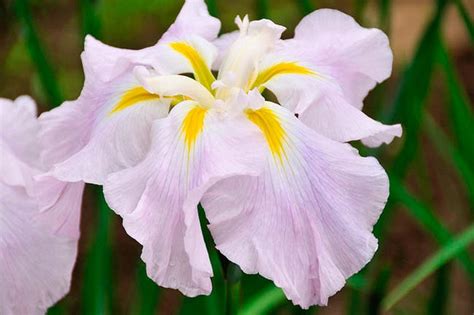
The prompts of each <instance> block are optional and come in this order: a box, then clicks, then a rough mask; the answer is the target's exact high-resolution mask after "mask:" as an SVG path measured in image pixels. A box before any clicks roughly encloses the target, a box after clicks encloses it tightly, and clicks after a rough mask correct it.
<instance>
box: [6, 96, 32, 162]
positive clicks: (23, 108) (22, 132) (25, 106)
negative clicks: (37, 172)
mask: <svg viewBox="0 0 474 315" xmlns="http://www.w3.org/2000/svg"><path fill="white" fill-rule="evenodd" d="M38 132H39V124H38V121H37V120H36V104H35V101H34V100H33V99H31V97H29V96H20V97H18V98H17V99H16V100H15V101H11V100H9V99H5V98H0V141H1V142H3V143H4V144H5V145H6V146H8V147H9V148H10V149H11V150H12V152H13V154H15V156H16V157H17V158H18V159H20V160H21V161H23V162H24V163H26V164H29V165H31V166H36V167H38V165H39V164H38V155H39V150H40V147H39V143H38Z"/></svg>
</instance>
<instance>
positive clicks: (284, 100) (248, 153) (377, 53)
mask: <svg viewBox="0 0 474 315" xmlns="http://www.w3.org/2000/svg"><path fill="white" fill-rule="evenodd" d="M236 22H237V24H238V26H239V31H237V32H234V33H230V34H224V35H223V36H221V37H219V38H217V34H218V31H219V27H220V24H219V22H218V20H216V19H215V18H213V17H211V16H209V14H208V13H207V10H206V7H205V4H204V2H203V1H201V0H189V1H186V3H185V5H184V7H183V9H182V11H181V12H180V14H179V16H178V18H177V20H176V22H175V23H174V24H173V25H172V26H171V28H170V29H169V30H168V31H167V32H166V33H165V35H164V36H163V38H162V39H161V40H160V41H159V42H158V43H157V44H156V45H154V46H152V47H149V48H146V49H143V50H138V51H131V50H123V49H117V48H112V47H109V46H106V45H104V44H101V43H100V42H98V41H96V40H94V39H92V38H91V37H88V38H87V39H86V46H85V52H84V53H83V56H82V59H83V64H84V69H85V73H86V82H85V86H84V89H83V91H82V93H81V96H80V97H79V99H78V100H76V101H74V102H68V103H66V104H64V105H63V106H61V107H60V108H58V109H57V110H54V111H52V112H51V113H48V114H46V115H44V116H43V117H42V119H43V122H44V126H45V130H46V131H45V133H46V134H48V135H50V136H51V137H50V139H55V141H51V142H53V143H51V145H50V147H53V146H54V143H56V144H57V147H56V149H55V150H58V152H62V151H61V147H62V146H63V145H64V144H65V143H69V142H71V141H73V142H74V143H76V148H75V150H73V151H72V152H71V154H70V157H68V158H65V159H63V161H61V162H59V163H56V164H55V165H54V167H53V168H52V170H51V172H50V174H51V176H55V177H57V178H59V179H61V180H64V181H71V182H80V181H86V182H91V183H96V184H103V185H104V191H105V195H106V199H107V201H108V203H109V205H110V206H111V208H112V209H114V211H116V212H117V213H118V214H119V215H121V216H122V217H123V224H124V227H125V229H126V230H127V232H128V233H129V234H130V235H131V236H132V237H133V238H135V239H136V240H137V241H138V242H140V243H141V244H142V245H143V252H142V259H143V260H144V261H145V262H146V264H147V273H148V275H149V276H150V277H151V278H152V279H153V280H154V281H155V282H157V283H158V284H159V285H162V286H165V287H170V288H176V289H179V290H180V291H181V292H183V293H184V294H186V295H188V296H196V295H199V294H209V292H210V291H211V280H210V278H211V276H212V269H211V265H210V262H209V258H208V254H207V251H206V247H205V244H204V240H203V236H202V233H201V227H200V225H199V220H198V213H197V205H198V203H199V202H201V204H202V206H203V207H204V209H205V214H206V217H207V219H208V221H209V229H210V231H211V233H212V236H213V238H214V241H215V243H216V247H217V248H218V250H219V251H220V252H221V253H222V254H223V255H225V256H226V257H227V258H228V259H229V260H230V261H232V262H234V263H236V264H238V265H239V266H240V267H241V268H242V270H243V271H244V272H246V273H260V274H261V275H262V276H264V277H266V278H269V279H271V280H273V281H274V283H275V284H276V285H277V286H279V287H281V288H282V289H283V291H284V292H285V294H286V295H287V297H288V298H289V299H291V300H292V301H293V302H294V303H295V304H299V305H301V306H302V307H309V306H310V305H313V304H320V305H325V304H326V303H327V300H328V297H329V296H331V295H333V294H334V293H335V292H337V291H338V290H339V289H341V288H342V286H343V285H344V283H345V280H346V279H347V278H348V277H349V276H351V275H352V274H354V273H355V272H357V271H359V270H360V269H361V268H362V267H363V266H364V265H365V264H366V263H367V262H368V261H369V260H370V259H371V257H372V256H373V254H374V252H375V250H376V248H377V240H376V239H375V237H374V236H373V235H372V233H371V231H372V227H373V225H374V224H375V222H376V221H377V219H378V217H379V215H380V213H381V211H382V209H383V207H384V205H385V202H386V200H387V197H388V179H387V175H386V173H385V171H384V170H383V168H382V167H381V166H380V165H379V163H378V162H377V161H376V160H375V159H374V158H372V157H368V158H363V157H361V156H359V154H358V152H357V151H356V150H355V149H354V148H352V147H351V146H350V145H349V144H347V143H345V142H348V141H353V140H362V141H363V142H364V143H366V144H367V145H370V146H377V145H380V144H382V143H389V142H390V141H391V140H392V139H393V137H395V136H400V134H401V128H400V126H399V125H395V126H386V125H383V124H381V123H379V122H377V121H375V120H372V119H371V118H369V117H368V116H366V115H365V114H363V113H362V111H361V110H360V109H361V107H362V100H363V98H364V97H365V96H366V94H367V93H368V91H369V90H370V89H372V88H373V87H374V86H375V84H376V83H377V82H381V81H383V80H385V79H386V78H387V77H388V76H389V75H390V72H391V63H392V53H391V51H390V48H389V45H388V39H387V37H386V36H385V35H384V34H383V33H382V32H381V31H379V30H375V29H365V28H362V27H361V26H359V25H358V24H357V23H356V22H355V21H354V20H353V19H352V18H350V17H349V16H347V15H345V14H343V13H341V12H338V11H334V10H318V11H315V12H314V13H312V14H310V15H309V16H307V17H305V18H304V19H303V20H302V21H301V23H300V24H299V25H298V27H297V29H296V32H295V37H294V38H293V39H290V40H282V39H280V37H281V34H282V32H283V31H284V27H282V26H279V25H276V24H274V23H273V22H271V21H269V20H259V21H252V22H250V21H249V20H248V18H247V17H246V18H244V19H243V20H241V19H239V18H238V19H237V20H236ZM212 69H215V70H217V71H218V74H217V76H216V75H215V72H213V71H212ZM184 73H190V74H192V77H191V76H188V75H183V74H184ZM266 90H270V91H271V92H273V94H274V95H275V96H276V98H277V99H278V103H275V102H272V101H269V100H266V99H265V98H264V97H263V95H264V94H265V93H263V92H264V91H266ZM295 114H297V115H295ZM297 116H298V117H297ZM52 152H53V151H52Z"/></svg>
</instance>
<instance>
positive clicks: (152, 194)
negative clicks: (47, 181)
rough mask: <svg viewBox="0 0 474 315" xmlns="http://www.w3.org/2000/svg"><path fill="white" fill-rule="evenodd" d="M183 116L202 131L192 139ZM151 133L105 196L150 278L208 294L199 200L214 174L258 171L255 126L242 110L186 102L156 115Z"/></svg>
mask: <svg viewBox="0 0 474 315" xmlns="http://www.w3.org/2000/svg"><path fill="white" fill-rule="evenodd" d="M200 110H205V113H204V112H201V113H202V114H204V117H203V120H202V125H200V124H199V123H198V122H199V121H200V120H199V118H197V117H195V116H194V118H193V119H192V120H186V119H189V118H190V117H193V116H188V115H192V114H193V113H197V112H199V111H200ZM185 120H186V121H187V123H185ZM189 123H191V124H197V125H193V126H194V127H196V128H197V129H193V130H200V132H198V133H197V135H196V138H192V137H191V138H189V137H188V136H186V135H188V134H187V133H186V132H185V131H183V130H186V128H185V127H184V126H186V124H189ZM199 126H202V129H199V128H200V127H199ZM194 127H193V128H194ZM152 133H153V137H154V139H153V143H152V146H151V148H150V151H149V153H148V155H147V157H146V158H145V159H144V160H143V162H141V163H140V164H138V165H137V166H136V167H134V168H131V169H126V170H123V171H120V172H117V173H114V174H112V175H110V176H109V178H108V180H107V182H106V183H105V185H104V191H105V195H106V199H107V202H108V204H109V205H110V206H111V208H112V209H114V210H115V211H116V212H117V213H118V214H119V215H121V216H122V217H123V224H124V227H125V229H126V230H127V233H128V234H129V235H130V236H132V237H133V238H135V239H136V240H137V241H138V242H139V243H140V244H142V245H143V252H142V259H143V260H144V261H145V263H146V264H147V274H148V276H149V277H150V278H152V279H153V280H154V281H155V282H156V283H158V284H159V285H161V286H164V287H170V288H176V289H179V290H180V291H181V292H183V293H184V294H186V295H188V296H196V295H199V294H209V293H210V291H211V281H210V277H211V276H212V269H211V265H210V262H209V258H208V254H207V251H206V247H205V244H204V240H203V237H202V233H201V230H200V225H199V220H198V216H197V204H198V202H199V200H200V197H201V195H202V194H203V193H204V191H205V190H206V189H207V187H209V186H210V185H212V184H213V183H215V182H216V181H217V180H219V179H221V178H224V177H227V176H231V175H234V174H255V173H256V171H257V170H258V169H259V164H258V163H257V161H256V160H257V159H258V157H259V156H260V155H259V152H261V151H259V147H261V145H259V144H260V142H259V137H258V130H257V128H256V127H255V126H253V125H252V124H251V123H250V122H249V121H247V120H246V119H245V118H244V117H243V115H240V116H225V115H223V114H222V113H220V112H219V111H216V110H213V109H203V108H201V107H200V106H199V105H197V103H195V102H190V101H187V102H183V103H180V104H179V105H177V106H176V107H174V108H173V110H172V111H171V113H170V115H169V116H168V117H167V118H165V119H162V120H158V121H156V122H155V123H154V127H153V132H152ZM186 139H188V140H186ZM192 139H194V140H192ZM244 140H245V141H244Z"/></svg>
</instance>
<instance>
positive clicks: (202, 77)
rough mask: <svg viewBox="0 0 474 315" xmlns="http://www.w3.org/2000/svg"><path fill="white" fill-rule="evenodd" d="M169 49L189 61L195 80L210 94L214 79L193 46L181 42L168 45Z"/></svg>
mask: <svg viewBox="0 0 474 315" xmlns="http://www.w3.org/2000/svg"><path fill="white" fill-rule="evenodd" d="M170 47H171V48H172V49H174V50H176V51H177V52H179V53H180V54H181V55H183V56H184V57H185V58H186V59H187V60H188V61H189V63H190V64H191V67H192V68H193V72H194V76H195V79H196V80H197V81H198V82H199V83H201V84H202V85H204V86H205V87H206V88H207V89H208V90H209V91H210V92H211V93H212V88H211V85H212V83H213V82H214V81H215V80H216V78H215V77H214V75H213V74H212V72H211V70H210V69H209V68H208V66H207V65H206V62H205V61H204V59H203V58H202V56H201V55H200V54H199V52H198V51H197V50H196V49H195V48H194V47H193V46H191V45H189V44H187V43H183V42H173V43H170Z"/></svg>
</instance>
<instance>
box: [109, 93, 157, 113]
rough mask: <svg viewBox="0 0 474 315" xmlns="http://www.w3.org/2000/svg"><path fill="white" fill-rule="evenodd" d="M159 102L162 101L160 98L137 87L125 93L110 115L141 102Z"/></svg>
mask: <svg viewBox="0 0 474 315" xmlns="http://www.w3.org/2000/svg"><path fill="white" fill-rule="evenodd" d="M159 100H160V97H159V96H158V95H156V94H152V93H150V92H148V91H147V90H145V89H144V88H142V87H135V88H132V89H130V90H128V91H126V92H125V93H123V95H122V97H121V98H120V100H119V101H118V103H117V104H116V105H115V106H114V108H113V109H112V111H111V112H110V114H114V113H117V112H120V111H122V110H124V109H126V108H128V107H130V106H133V105H136V104H137V103H140V102H145V101H159Z"/></svg>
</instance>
